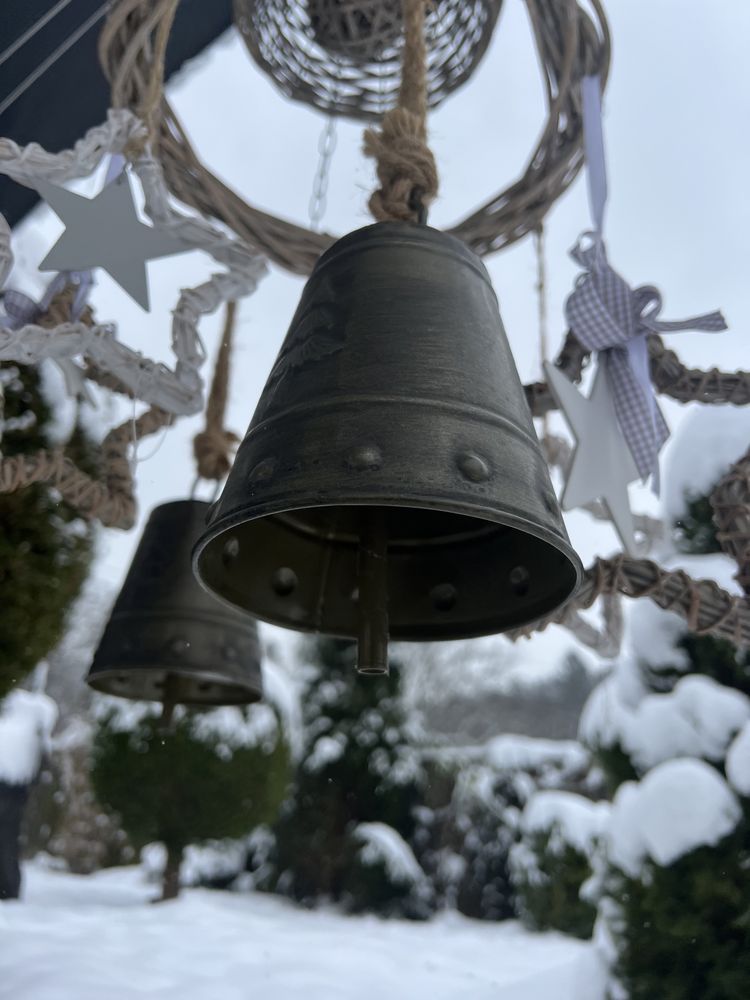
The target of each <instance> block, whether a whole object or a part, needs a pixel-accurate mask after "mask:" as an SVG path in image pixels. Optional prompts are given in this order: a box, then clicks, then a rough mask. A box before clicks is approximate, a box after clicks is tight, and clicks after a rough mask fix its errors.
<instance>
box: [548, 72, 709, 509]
mask: <svg viewBox="0 0 750 1000" xmlns="http://www.w3.org/2000/svg"><path fill="white" fill-rule="evenodd" d="M581 98H582V105H583V137H584V150H585V156H586V179H587V186H588V194H589V204H590V207H591V215H592V217H593V220H594V225H595V226H596V230H595V232H592V233H584V234H583V236H581V238H580V239H579V240H578V243H577V244H576V245H575V246H574V247H573V249H572V250H571V252H570V253H571V257H572V258H573V259H574V260H575V261H576V262H577V263H578V264H580V265H581V267H582V268H584V270H585V272H586V273H585V274H582V275H579V277H578V279H577V281H576V286H575V289H574V291H573V292H572V293H571V294H570V295H569V296H568V300H567V302H566V303H565V315H566V317H567V320H568V323H569V325H570V328H571V330H572V331H573V333H574V335H575V336H576V337H577V339H578V340H579V341H580V342H581V343H582V344H583V345H584V347H587V348H588V349H589V350H590V351H597V352H598V354H599V360H600V362H601V363H602V364H604V365H605V366H606V369H607V376H608V382H609V385H610V389H611V392H612V399H613V402H614V407H615V414H616V416H617V421H618V423H619V424H620V428H621V430H622V433H623V436H624V438H625V440H626V442H627V445H628V448H629V449H630V451H631V453H632V455H633V459H634V461H635V465H636V468H637V469H638V472H639V474H640V476H641V477H642V478H643V479H646V478H647V477H648V475H649V474H651V476H652V484H653V487H654V490H655V492H657V493H658V492H659V461H658V458H659V451H660V450H661V448H662V445H663V444H664V442H665V441H666V439H667V437H668V436H669V429H668V427H667V424H666V421H665V420H664V417H663V416H662V414H661V411H660V409H659V407H658V405H657V402H656V398H655V396H654V389H653V386H652V384H651V375H650V372H649V360H648V341H647V337H648V335H649V333H674V332H676V331H678V330H706V331H718V330H726V328H727V325H726V323H725V322H724V317H723V316H722V315H721V313H720V312H712V313H706V314H705V315H703V316H693V317H691V318H690V319H683V320H677V321H673V322H667V321H666V320H660V319H658V318H657V317H658V314H659V312H660V311H661V306H662V299H661V293H660V292H659V290H658V289H657V288H654V286H653V285H641V286H640V287H639V288H631V287H630V286H629V285H628V284H627V282H626V281H625V280H624V279H623V278H621V277H620V275H619V274H618V273H617V272H616V271H615V270H614V269H613V268H612V267H611V266H610V264H609V261H608V260H607V253H606V250H605V247H604V240H603V238H602V230H603V227H604V208H605V205H606V202H607V171H606V164H605V159H604V135H603V128H602V106H601V81H600V79H599V77H598V76H586V77H584V78H583V79H582V81H581Z"/></svg>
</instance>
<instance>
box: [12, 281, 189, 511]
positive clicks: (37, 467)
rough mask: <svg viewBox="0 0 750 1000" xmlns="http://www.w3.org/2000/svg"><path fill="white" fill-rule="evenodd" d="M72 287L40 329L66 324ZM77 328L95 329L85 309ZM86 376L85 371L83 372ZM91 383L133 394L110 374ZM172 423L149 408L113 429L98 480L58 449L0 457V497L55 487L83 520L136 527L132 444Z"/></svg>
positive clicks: (52, 305)
mask: <svg viewBox="0 0 750 1000" xmlns="http://www.w3.org/2000/svg"><path fill="white" fill-rule="evenodd" d="M75 294H76V288H75V286H74V285H66V286H65V288H63V289H62V290H61V291H60V292H58V294H57V295H56V296H55V297H54V298H53V299H52V301H51V302H50V304H49V307H48V308H47V311H46V312H45V313H44V315H43V316H40V318H39V328H40V329H42V330H46V331H47V332H48V333H49V330H50V329H55V330H57V329H59V327H60V326H65V325H66V324H67V325H70V324H69V321H70V315H71V310H72V306H73V300H74V298H75ZM80 325H82V326H89V327H94V326H95V325H96V324H95V320H94V316H93V313H92V311H91V309H90V307H87V308H86V309H85V310H84V311H83V314H82V316H81V320H80ZM87 374H88V372H87ZM96 381H102V382H107V381H108V382H109V384H108V388H110V389H114V390H115V391H118V392H122V391H124V392H125V394H126V395H131V396H132V392H131V391H130V390H129V389H128V387H127V386H125V385H124V384H123V383H121V382H119V380H118V379H117V378H116V377H114V376H111V375H107V379H106V380H105V379H101V380H100V379H99V378H96ZM171 420H172V415H171V414H170V413H168V412H167V411H166V410H162V409H160V408H159V407H155V406H152V407H151V408H150V409H148V410H146V411H145V412H144V413H142V414H141V415H140V416H139V417H138V418H137V419H136V421H135V425H134V422H133V420H132V419H128V420H126V421H124V422H123V423H122V424H120V425H119V426H118V427H115V428H113V429H112V430H111V431H110V432H109V433H108V434H107V436H106V437H105V438H104V440H103V441H102V443H101V445H100V447H99V462H100V465H101V475H100V476H99V477H92V476H89V475H87V474H86V473H85V472H82V471H81V470H80V469H79V468H78V467H77V466H76V465H75V463H74V462H73V461H72V459H70V458H68V456H67V455H66V454H65V451H64V449H63V448H53V449H49V450H47V449H42V450H40V451H37V452H35V453H33V454H31V455H13V456H10V457H3V458H0V493H15V492H16V491H17V490H21V489H24V488H25V487H27V486H31V484H32V483H46V484H47V485H49V486H53V487H55V489H57V490H58V491H59V493H60V494H61V496H62V497H63V499H65V500H66V501H68V503H70V504H71V506H73V507H75V509H76V510H77V511H78V513H79V514H80V515H81V516H82V517H85V518H89V519H91V518H97V519H98V520H99V521H101V523H102V524H103V525H105V527H110V528H122V529H124V530H127V529H129V528H132V527H133V525H134V524H135V517H136V500H135V495H134V490H135V483H134V480H133V472H132V468H131V464H130V460H129V458H128V449H129V447H130V445H131V443H132V444H135V443H136V442H137V441H138V440H140V439H141V438H143V437H146V436H148V435H149V434H154V433H155V432H156V431H158V430H160V429H161V428H162V427H165V426H166V425H167V424H169V423H170V422H171Z"/></svg>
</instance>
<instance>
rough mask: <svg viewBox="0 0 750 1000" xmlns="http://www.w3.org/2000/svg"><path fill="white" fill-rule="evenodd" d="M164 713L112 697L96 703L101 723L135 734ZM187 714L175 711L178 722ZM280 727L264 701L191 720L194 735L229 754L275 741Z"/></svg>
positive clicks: (100, 697)
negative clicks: (144, 723)
mask: <svg viewBox="0 0 750 1000" xmlns="http://www.w3.org/2000/svg"><path fill="white" fill-rule="evenodd" d="M160 712H161V705H160V704H158V703H157V702H151V701H130V700H129V699H127V698H113V697H110V696H109V695H97V696H96V697H95V698H94V701H93V713H94V717H95V718H97V719H100V720H103V719H105V718H107V719H108V720H109V722H108V725H109V726H110V728H111V729H112V730H113V731H114V732H126V733H129V732H133V730H134V729H136V728H137V726H139V725H140V723H141V722H142V721H143V720H144V719H145V718H146V717H147V716H149V715H158V714H159V713H160ZM185 715H186V709H185V707H184V705H177V706H176V707H175V709H174V719H175V721H179V720H181V719H184V717H185ZM278 728H279V724H278V721H277V717H276V713H275V712H274V710H273V708H271V706H270V705H267V704H265V703H263V702H259V703H258V704H256V705H248V706H247V707H244V706H243V707H240V706H237V705H225V706H222V707H221V708H213V709H209V710H208V711H205V712H195V713H193V715H192V721H191V732H192V735H193V736H194V737H195V738H196V739H197V740H205V741H206V742H208V743H210V744H213V743H217V742H218V743H219V744H220V745H221V748H222V752H227V753H231V752H232V751H234V750H239V749H241V748H243V747H255V746H258V745H260V744H261V743H264V742H266V741H271V742H272V741H274V740H275V738H276V734H277V732H278Z"/></svg>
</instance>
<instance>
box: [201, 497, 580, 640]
mask: <svg viewBox="0 0 750 1000" xmlns="http://www.w3.org/2000/svg"><path fill="white" fill-rule="evenodd" d="M473 511H474V513H472V514H468V513H463V512H461V511H457V510H447V509H445V508H437V507H429V506H427V505H424V504H422V505H420V504H416V503H415V504H409V505H402V504H399V505H391V504H387V503H383V502H382V501H380V502H379V503H374V504H369V503H367V502H362V501H361V500H360V501H357V502H356V503H342V504H336V505H324V506H320V505H314V506H313V505H311V506H307V507H299V508H295V509H293V510H285V511H278V512H270V513H266V514H263V515H261V516H256V517H254V518H252V519H250V520H247V519H246V515H243V514H242V513H241V512H239V513H235V514H233V515H229V516H226V517H223V518H221V519H220V520H219V521H217V522H216V523H215V524H213V525H211V526H210V528H209V529H208V531H207V532H206V534H205V535H204V537H203V538H202V539H201V540H200V541H199V542H198V545H197V546H196V549H195V552H194V567H195V571H196V575H197V576H198V579H199V580H200V581H201V583H202V584H203V585H204V586H205V587H206V588H207V589H208V590H209V591H211V592H212V593H213V594H215V596H217V597H219V598H221V599H222V600H224V601H226V602H227V603H229V604H231V605H234V606H235V607H239V608H242V609H243V610H245V611H248V612H250V613H251V614H253V615H255V616H256V617H258V618H261V619H263V620H264V621H267V622H270V623H272V624H275V625H280V626H282V627H285V628H292V629H296V630H299V631H304V632H322V633H326V634H330V635H337V636H341V637H344V638H356V637H357V635H358V628H359V621H360V608H359V582H360V581H359V567H360V563H361V559H360V540H361V538H362V537H363V534H364V533H366V525H367V523H368V519H369V521H372V519H373V518H376V519H377V520H378V523H380V524H382V525H383V526H384V535H385V542H384V544H385V545H386V549H385V561H386V569H385V574H386V590H387V596H388V603H387V610H388V618H389V623H390V629H389V631H390V637H391V638H392V639H394V640H405V641H410V640H411V641H436V640H443V639H468V638H472V637H476V636H482V635H488V634H492V633H496V632H503V631H507V630H508V629H512V628H516V627H518V626H521V625H525V624H527V623H529V622H531V621H534V620H536V619H537V618H540V617H542V616H543V615H545V614H547V613H549V612H550V611H553V610H554V609H555V608H557V607H559V606H560V605H561V604H562V603H564V601H565V600H566V599H567V598H568V597H569V596H570V595H571V594H572V593H573V591H574V590H575V588H576V587H577V585H578V582H579V580H580V578H581V575H582V569H581V564H580V561H579V559H578V557H577V555H576V554H575V552H574V551H573V549H572V548H571V546H570V545H569V544H567V542H566V541H565V540H564V539H562V538H561V537H559V536H557V535H555V534H553V532H551V531H548V530H547V529H545V528H544V527H542V526H539V525H535V524H532V523H531V522H528V521H527V520H526V519H524V518H523V517H522V516H520V515H515V514H513V513H504V514H503V516H502V519H500V518H499V517H498V516H497V514H496V512H494V511H490V512H488V516H487V517H478V516H476V511H477V508H476V506H474V507H473Z"/></svg>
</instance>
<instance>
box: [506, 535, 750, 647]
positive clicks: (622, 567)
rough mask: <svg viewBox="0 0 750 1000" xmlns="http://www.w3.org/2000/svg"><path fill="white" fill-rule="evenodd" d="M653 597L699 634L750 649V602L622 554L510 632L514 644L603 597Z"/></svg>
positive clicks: (602, 563)
mask: <svg viewBox="0 0 750 1000" xmlns="http://www.w3.org/2000/svg"><path fill="white" fill-rule="evenodd" d="M609 594H622V595H623V596H624V597H632V598H640V597H650V598H651V600H652V601H654V603H656V604H658V605H659V607H660V608H664V610H665V611H673V612H674V613H675V614H677V615H679V616H680V617H681V618H683V619H684V620H685V622H686V623H687V627H688V629H689V631H691V632H694V633H695V634H696V635H713V636H716V637H717V638H721V639H728V640H729V641H730V642H733V643H734V644H735V645H736V646H747V645H750V602H748V601H747V600H746V599H744V598H741V597H735V596H733V595H732V594H728V593H727V592H726V591H725V590H722V588H721V587H720V586H719V585H718V584H717V583H716V582H715V581H714V580H693V579H692V577H690V576H689V575H688V574H687V573H685V571H684V570H681V569H675V570H667V569H664V568H662V567H661V566H658V565H657V564H656V563H655V562H652V561H651V560H650V559H634V558H633V557H632V556H626V555H619V556H616V557H614V558H612V559H597V560H596V561H595V562H594V563H593V565H592V566H590V567H589V568H588V569H587V570H586V572H585V574H584V578H583V581H582V583H581V586H580V587H579V589H578V591H577V592H576V593H575V595H574V596H573V597H572V598H571V599H570V600H569V601H568V602H567V603H566V604H564V605H563V606H562V608H558V609H557V611H555V612H553V613H552V614H550V615H547V616H545V617H544V618H541V619H539V620H538V621H536V622H532V623H531V624H530V625H526V626H524V627H523V628H519V629H514V630H513V631H511V632H509V633H508V637H509V638H510V639H512V640H516V639H519V638H521V637H523V636H528V635H531V633H532V632H537V631H538V632H542V631H544V629H546V628H547V627H548V626H549V625H563V626H567V625H568V623H569V621H570V620H571V619H572V618H573V617H574V616H575V615H576V614H577V613H578V612H579V611H583V610H585V609H586V608H590V607H591V606H592V605H593V603H594V601H596V599H597V598H598V597H600V596H604V595H609Z"/></svg>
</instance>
